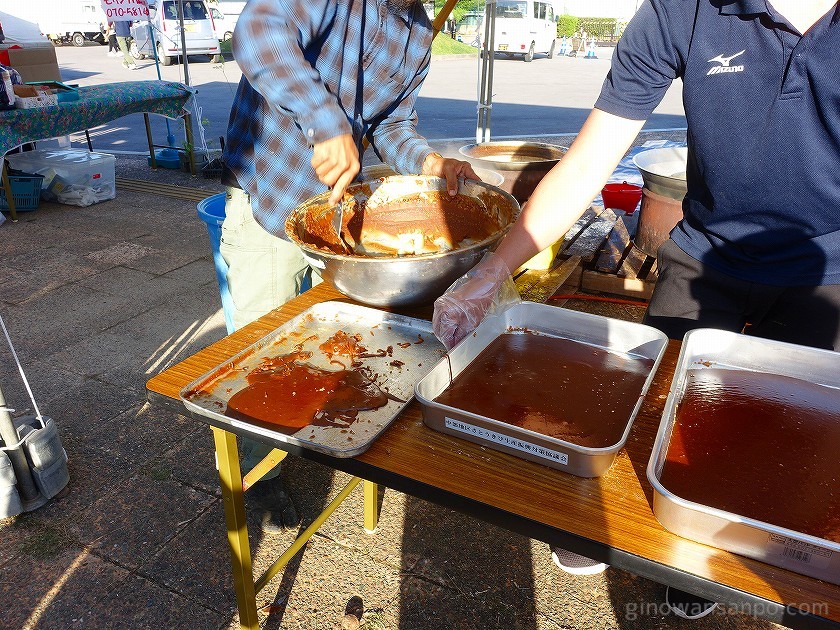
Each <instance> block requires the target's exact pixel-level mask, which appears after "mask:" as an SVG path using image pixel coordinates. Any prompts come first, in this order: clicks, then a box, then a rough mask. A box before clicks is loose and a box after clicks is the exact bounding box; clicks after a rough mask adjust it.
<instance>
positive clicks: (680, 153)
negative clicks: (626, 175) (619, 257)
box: [633, 147, 688, 257]
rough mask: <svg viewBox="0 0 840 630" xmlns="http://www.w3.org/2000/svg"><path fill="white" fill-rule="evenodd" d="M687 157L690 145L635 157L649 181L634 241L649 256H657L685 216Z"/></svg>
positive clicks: (634, 160)
mask: <svg viewBox="0 0 840 630" xmlns="http://www.w3.org/2000/svg"><path fill="white" fill-rule="evenodd" d="M687 160H688V149H687V148H686V147H666V148H663V149H651V150H650V151H642V152H641V153H639V154H638V155H636V156H635V157H634V158H633V164H635V166H636V168H638V169H639V171H640V172H641V173H642V180H643V181H644V184H645V186H644V188H643V189H642V208H641V210H640V211H639V224H638V227H637V228H636V236H635V238H634V240H633V242H634V244H635V245H636V247H638V248H639V249H640V250H641V251H643V252H644V253H645V254H647V255H648V256H653V257H656V251H657V250H658V249H659V246H660V245H662V243H664V242H665V241H666V240H668V236H669V235H670V233H671V230H673V229H674V226H676V225H677V223H679V222H680V221H681V220H682V218H683V209H682V201H683V199H684V198H685V196H686V194H687V193H688V187H687V184H686V180H685V169H686V162H687Z"/></svg>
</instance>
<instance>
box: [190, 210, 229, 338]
mask: <svg viewBox="0 0 840 630" xmlns="http://www.w3.org/2000/svg"><path fill="white" fill-rule="evenodd" d="M225 196H226V193H219V194H217V195H213V196H212V197H207V199H202V200H201V201H199V202H198V217H199V218H200V219H201V220H202V221H204V223H206V224H207V232H208V234H209V235H210V247H211V249H212V250H213V265H214V266H215V268H216V280H217V281H218V283H219V294H220V295H221V298H222V311H224V314H225V325H226V326H227V331H228V334H230V333H232V332H233V331H234V330H235V328H234V327H233V298H231V296H230V289H229V288H228V281H227V272H228V266H227V263H226V262H225V259H224V258H223V257H222V252H221V251H220V247H219V246H220V245H221V242H222V223H223V222H224V220H225Z"/></svg>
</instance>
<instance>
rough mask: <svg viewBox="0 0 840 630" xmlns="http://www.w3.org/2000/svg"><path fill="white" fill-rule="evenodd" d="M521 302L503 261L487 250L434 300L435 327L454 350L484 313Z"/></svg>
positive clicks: (438, 334) (438, 333)
mask: <svg viewBox="0 0 840 630" xmlns="http://www.w3.org/2000/svg"><path fill="white" fill-rule="evenodd" d="M519 301H520V297H519V292H518V291H517V290H516V285H515V284H514V283H513V278H511V275H510V270H509V269H508V268H507V265H506V264H505V262H504V260H502V258H501V257H500V256H497V255H496V254H494V253H492V252H487V253H486V254H484V257H483V258H482V259H481V261H480V262H479V263H478V264H477V265H476V266H475V267H473V268H472V269H470V270H469V271H468V272H467V273H466V274H465V275H463V276H461V277H460V278H458V279H457V280H456V281H455V282H454V283H452V286H450V287H449V288H448V289H447V290H446V292H445V293H444V294H443V295H441V296H440V297H439V298H438V299H437V300H435V312H434V315H433V316H432V327H433V329H434V331H435V335H436V336H437V338H438V339H440V341H441V343H443V345H444V346H446V349H447V350H451V349H452V348H453V347H454V346H455V345H456V344H457V343H458V342H459V341H461V340H462V339H463V338H464V337H466V336H467V335H468V334H470V333H471V332H472V331H473V330H475V328H476V326H478V324H479V323H480V322H481V320H482V319H484V317H485V315H487V314H489V313H493V312H496V311H498V310H501V309H502V308H505V307H507V306H509V305H510V304H513V303H515V302H519Z"/></svg>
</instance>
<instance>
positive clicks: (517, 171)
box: [459, 141, 569, 203]
mask: <svg viewBox="0 0 840 630" xmlns="http://www.w3.org/2000/svg"><path fill="white" fill-rule="evenodd" d="M568 150H569V149H568V148H567V147H561V146H557V145H554V144H545V143H542V142H515V141H498V142H484V143H481V144H468V145H465V146H463V147H461V148H460V149H459V151H460V153H461V155H463V156H464V157H466V158H467V160H468V161H469V162H470V163H471V164H473V166H481V167H484V168H489V169H491V170H494V171H498V172H499V173H501V174H502V176H503V177H504V182H503V183H502V185H501V188H502V190H505V191H507V192H509V193H510V194H512V195H513V196H514V198H515V199H516V200H517V201H518V202H519V203H525V202H526V201H527V200H528V197H530V196H531V193H533V192H534V189H535V188H536V187H537V184H539V183H540V181H541V180H542V178H543V177H545V175H546V173H548V171H550V170H551V169H552V168H553V167H554V165H555V164H557V162H559V161H560V159H561V158H562V157H563V156H564V155H565V154H566V151H568Z"/></svg>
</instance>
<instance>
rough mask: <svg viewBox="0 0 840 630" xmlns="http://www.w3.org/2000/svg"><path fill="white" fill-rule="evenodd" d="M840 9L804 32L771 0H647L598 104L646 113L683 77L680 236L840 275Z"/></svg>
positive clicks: (738, 265) (717, 255)
mask: <svg viewBox="0 0 840 630" xmlns="http://www.w3.org/2000/svg"><path fill="white" fill-rule="evenodd" d="M838 20H840V8H838V7H837V6H836V5H835V7H833V8H832V9H831V10H830V11H829V12H828V14H826V15H825V16H823V17H822V18H821V19H820V20H819V21H818V22H817V23H816V24H814V26H812V27H811V29H810V30H809V31H808V32H807V33H806V34H805V35H804V36H802V35H800V34H799V33H798V32H797V31H796V29H795V28H793V27H792V26H791V25H789V24H788V23H787V22H786V20H784V18H782V17H781V16H780V15H779V14H778V13H777V12H776V11H775V10H774V9H773V8H772V7H771V6H770V5H769V4H768V3H767V2H765V0H738V1H733V0H647V1H646V2H645V3H644V4H643V5H642V6H641V7H640V9H639V11H638V12H637V14H636V16H635V17H634V18H633V19H632V20H631V22H630V24H629V25H628V26H627V29H626V30H625V32H624V34H623V36H622V37H621V40H620V41H619V43H618V46H617V47H616V50H615V53H614V56H613V60H612V67H611V70H610V72H609V74H608V75H607V78H606V80H605V81H604V86H603V88H602V91H601V95H600V97H599V98H598V101H597V102H596V104H595V107H597V108H598V109H601V110H604V111H606V112H609V113H611V114H615V115H618V116H622V117H625V118H631V119H634V120H644V119H646V118H647V117H648V116H649V115H650V114H651V112H652V111H653V110H654V108H655V107H656V105H657V104H658V103H659V102H660V101H661V99H662V97H663V95H664V94H665V91H666V90H667V89H668V87H669V85H670V84H671V82H672V81H673V80H674V79H675V78H677V77H679V78H681V79H682V80H683V84H684V90H683V102H684V106H685V113H686V118H687V121H688V134H687V138H688V172H687V179H688V195H687V196H686V199H685V201H684V203H683V208H684V211H685V218H684V219H683V221H681V222H680V224H679V225H678V226H677V227H676V228H675V229H674V231H673V232H672V233H671V237H672V238H673V240H674V241H675V242H676V243H677V245H679V246H680V248H681V249H683V250H684V251H685V252H686V253H687V254H689V255H690V256H692V257H694V258H695V259H697V260H700V261H702V262H704V263H707V264H708V265H710V266H711V267H714V268H715V269H718V270H719V271H722V272H724V273H727V274H729V275H732V276H735V277H737V278H740V279H742V280H746V281H751V282H759V283H763V284H771V285H780V286H797V285H798V286H802V285H819V284H838V283H840V25H838Z"/></svg>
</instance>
